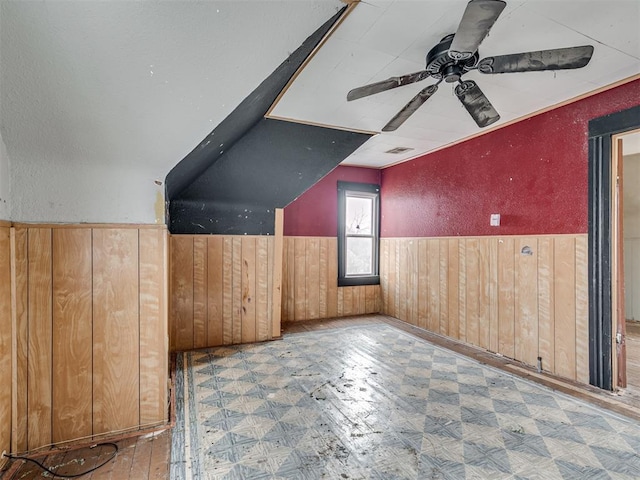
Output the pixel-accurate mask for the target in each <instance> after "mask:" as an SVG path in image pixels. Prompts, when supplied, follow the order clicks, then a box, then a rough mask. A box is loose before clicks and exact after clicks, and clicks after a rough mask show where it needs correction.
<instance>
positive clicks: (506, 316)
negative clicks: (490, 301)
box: [498, 237, 516, 358]
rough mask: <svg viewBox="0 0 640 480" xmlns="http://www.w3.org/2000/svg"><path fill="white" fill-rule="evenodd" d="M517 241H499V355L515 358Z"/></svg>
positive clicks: (510, 239) (504, 239)
mask: <svg viewBox="0 0 640 480" xmlns="http://www.w3.org/2000/svg"><path fill="white" fill-rule="evenodd" d="M515 258H516V252H515V240H514V239H513V238H512V237H503V238H500V239H499V240H498V353H501V354H502V355H504V356H505V357H509V358H514V357H515V355H516V354H515Z"/></svg>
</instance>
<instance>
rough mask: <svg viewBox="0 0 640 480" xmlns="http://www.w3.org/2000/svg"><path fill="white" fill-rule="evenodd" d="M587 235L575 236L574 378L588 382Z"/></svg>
mask: <svg viewBox="0 0 640 480" xmlns="http://www.w3.org/2000/svg"><path fill="white" fill-rule="evenodd" d="M587 239H588V237H587V235H578V236H576V292H575V295H576V379H577V380H578V381H579V382H582V383H589V284H588V281H589V271H588V250H587V246H588V245H587V242H588V240H587Z"/></svg>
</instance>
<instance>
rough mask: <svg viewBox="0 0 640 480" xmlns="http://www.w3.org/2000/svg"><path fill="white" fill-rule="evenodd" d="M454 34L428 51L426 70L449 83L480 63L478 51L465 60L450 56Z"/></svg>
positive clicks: (455, 80) (434, 76)
mask: <svg viewBox="0 0 640 480" xmlns="http://www.w3.org/2000/svg"><path fill="white" fill-rule="evenodd" d="M453 37H454V34H453V33H452V34H450V35H447V36H446V37H444V38H443V39H442V40H440V42H439V43H438V44H437V45H436V46H435V47H433V48H432V49H431V50H429V53H427V66H426V68H425V70H426V71H427V72H429V75H430V76H432V77H433V78H437V79H438V80H440V79H443V80H444V81H445V82H447V83H452V82H457V81H458V80H460V77H461V76H462V75H464V74H465V73H467V72H468V71H469V70H471V69H473V68H474V67H475V66H476V65H477V64H478V59H479V55H478V52H477V51H476V52H474V54H473V55H472V56H471V57H469V58H467V59H463V60H454V59H452V58H451V57H450V56H449V47H450V46H451V42H452V41H453Z"/></svg>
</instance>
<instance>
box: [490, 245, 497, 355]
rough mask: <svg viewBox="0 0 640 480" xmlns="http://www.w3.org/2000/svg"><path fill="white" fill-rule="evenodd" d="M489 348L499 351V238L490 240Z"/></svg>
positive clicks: (492, 350)
mask: <svg viewBox="0 0 640 480" xmlns="http://www.w3.org/2000/svg"><path fill="white" fill-rule="evenodd" d="M489 298H490V301H491V303H490V305H489V330H490V332H491V333H490V338H489V350H490V351H491V352H497V351H498V335H499V333H498V239H497V238H495V237H493V238H491V239H490V240H489Z"/></svg>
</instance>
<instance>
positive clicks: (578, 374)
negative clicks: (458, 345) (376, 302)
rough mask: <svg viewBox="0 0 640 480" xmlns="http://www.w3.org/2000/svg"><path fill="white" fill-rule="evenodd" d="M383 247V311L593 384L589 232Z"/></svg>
mask: <svg viewBox="0 0 640 480" xmlns="http://www.w3.org/2000/svg"><path fill="white" fill-rule="evenodd" d="M380 246H381V255H380V274H381V279H380V280H381V286H382V305H383V308H382V310H383V312H384V313H385V314H387V315H391V316H393V317H396V318H398V319H400V320H403V321H406V322H408V323H410V324H413V325H416V326H419V327H421V328H425V329H427V330H430V331H432V332H435V333H439V334H441V335H445V336H449V337H452V338H455V339H459V340H461V341H463V342H466V343H469V344H472V345H476V346H478V347H481V348H485V349H487V350H489V351H491V352H496V353H500V354H502V355H504V356H506V357H509V358H513V359H516V360H519V361H522V362H524V363H526V364H528V365H532V366H536V365H537V359H538V357H541V358H542V368H543V370H545V371H549V372H551V373H554V374H557V375H560V376H562V377H566V378H570V379H573V380H577V381H580V382H583V383H588V382H589V345H588V338H589V337H588V336H589V331H588V307H589V305H588V291H587V275H588V271H587V235H558V236H530V237H516V236H514V237H477V238H475V237H467V238H400V239H394V238H384V239H382V240H381V245H380ZM527 250H530V252H531V254H526V252H527ZM523 252H525V253H523Z"/></svg>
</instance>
